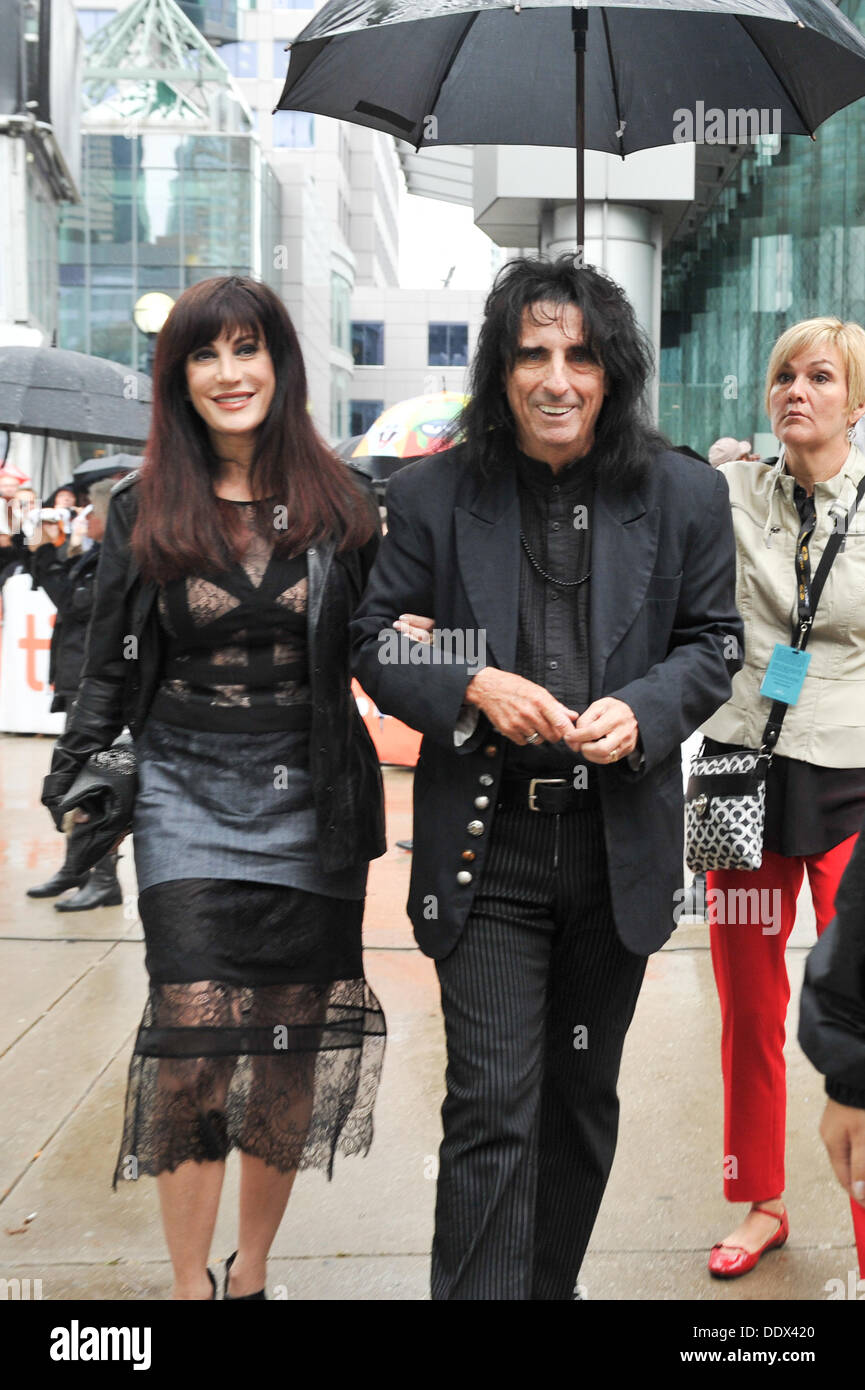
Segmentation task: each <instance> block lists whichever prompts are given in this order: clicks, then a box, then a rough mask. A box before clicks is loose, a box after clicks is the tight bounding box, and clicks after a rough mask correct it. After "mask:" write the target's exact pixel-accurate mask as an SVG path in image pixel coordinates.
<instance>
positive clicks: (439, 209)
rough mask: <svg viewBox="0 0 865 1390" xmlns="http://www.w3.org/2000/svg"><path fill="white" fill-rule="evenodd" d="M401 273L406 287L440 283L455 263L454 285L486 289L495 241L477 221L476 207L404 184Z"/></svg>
mask: <svg viewBox="0 0 865 1390" xmlns="http://www.w3.org/2000/svg"><path fill="white" fill-rule="evenodd" d="M399 243H400V250H399V278H400V284H401V285H402V286H403V287H404V288H405V289H419V288H430V289H432V288H441V286H442V284H443V282H444V280H445V279H446V277H447V274H448V271H449V270H450V268H451V266H454V267H455V269H454V273H453V276H452V277H451V282H450V283H451V285H452V286H453V287H454V289H464V290H485V289H487V288H488V286H489V284H490V281H491V279H492V275H493V269H494V266H493V259H492V257H493V253H494V252H495V251H496V249H497V248H495V247H494V246H493V243H492V242H491V241H490V239H489V237H488V236H486V235H485V233H484V232H482V231H480V230H479V229H478V228H477V227H476V226H475V225H474V222H473V221H472V209H471V208H469V207H460V206H459V204H457V203H440V202H438V200H437V199H435V198H417V197H414V196H413V195H412V194H410V193H406V191H405V189H404V188H402V189H401V190H400V225H399Z"/></svg>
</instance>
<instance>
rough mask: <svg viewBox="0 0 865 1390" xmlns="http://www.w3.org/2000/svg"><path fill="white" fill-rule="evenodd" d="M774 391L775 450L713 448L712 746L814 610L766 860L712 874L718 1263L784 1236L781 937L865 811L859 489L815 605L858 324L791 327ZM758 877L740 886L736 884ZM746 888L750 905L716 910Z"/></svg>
mask: <svg viewBox="0 0 865 1390" xmlns="http://www.w3.org/2000/svg"><path fill="white" fill-rule="evenodd" d="M766 407H767V411H768V414H769V417H770V419H771V422H772V429H773V431H774V433H775V435H776V437H777V438H778V440H779V441H780V444H781V451H780V457H779V458H778V459H777V461H774V462H773V461H771V460H770V461H769V463H768V464H766V463H760V462H750V461H748V460H736V461H733V462H730V463H726V464H723V465H721V471H722V472H723V473H724V475H725V477H726V480H727V483H728V485H729V488H730V501H731V505H732V509H733V521H734V528H735V533H736V547H737V557H736V564H737V589H736V602H737V606H738V608H739V611H740V613H741V615H742V618H743V620H744V623H745V663H744V666H743V668H742V670H741V671H740V672H739V673H738V674H737V675H736V676H735V677H734V680H733V691H732V694H731V696H730V699H729V700H728V701H727V702H726V704H724V705H722V706H721V708H720V709H719V710H718V711H717V713H716V714H715V715H713V716H712V718H711V719H710V720H709V721H708V722H707V723H706V724H705V725H704V726H703V732H704V733H705V734H706V735H707V736H708V745H709V750H710V751H721V750H723V749H724V748H728V747H732V746H736V745H740V746H741V745H746V746H750V747H754V746H756V745H758V744H759V743H760V742H761V739H762V736H763V730H764V727H765V725H766V720H767V717H768V715H769V712H770V710H771V708H772V699H771V698H769V697H768V696H767V695H765V694H762V693H761V685H762V684H763V681H764V678H765V677H766V674H767V668H768V667H769V665H770V662H772V660H773V653H775V649H776V646H781V647H787V648H789V647H791V646H793V645H795V639H796V636H797V634H798V633H799V632H800V631H801V629H802V624H803V623H804V624H806V625H807V624H808V623H810V622H811V621H812V619H813V627H812V628H811V631H810V638H809V641H808V646H807V655H808V657H809V658H810V659H809V660H808V662H807V671H806V674H805V677H804V681H803V683H802V686H801V690H800V692H799V693H798V697H797V698H796V699H795V702H793V700H792V696H793V693H794V692H793V691H792V690H790V691H789V694H790V697H791V698H790V701H789V702H788V707H787V711H786V715H785V718H784V723H783V726H782V729H781V733H780V737H779V738H778V742H777V744H776V747H775V752H774V757H773V761H772V765H771V768H770V771H769V777H768V784H767V791H766V826H765V836H764V847H763V862H762V866H761V867H760V868H759V869H757V870H753V871H724V872H714V873H710V874H709V875H708V888H709V902H710V904H712V906H711V907H710V925H711V942H712V960H713V964H714V968H715V979H716V982H717V985H718V993H719V996H720V1001H721V1018H722V1044H721V1047H722V1066H723V1074H724V1174H725V1178H724V1193H725V1196H726V1197H727V1199H728V1201H731V1202H747V1203H748V1204H749V1210H748V1211H747V1213H746V1214H745V1216H744V1219H743V1220H742V1221H741V1222H740V1223H739V1225H738V1226H737V1227H736V1228H735V1230H733V1231H732V1232H731V1233H730V1235H728V1236H726V1237H725V1239H724V1240H722V1241H721V1242H720V1243H719V1244H718V1245H716V1246H714V1247H713V1249H712V1253H711V1255H710V1258H709V1270H710V1272H711V1273H712V1274H714V1275H716V1276H718V1277H720V1278H735V1277H737V1276H739V1275H742V1274H746V1273H748V1271H749V1270H751V1269H753V1268H754V1266H755V1265H756V1264H757V1262H758V1261H759V1259H760V1257H761V1256H762V1255H763V1254H764V1253H765V1252H766V1251H768V1250H771V1249H774V1248H777V1247H778V1246H781V1245H783V1244H784V1241H785V1240H786V1239H787V1235H788V1232H789V1221H788V1217H787V1212H786V1208H785V1206H784V1148H785V1124H786V1079H785V1069H784V1056H783V1047H784V1039H785V1018H786V1012H787V1003H788V1000H789V997H790V986H789V982H788V979H787V970H786V965H785V947H786V943H787V939H788V937H789V935H790V932H791V931H792V928H793V924H794V921H795V917H796V898H797V895H798V892H799V888H800V886H801V883H802V879H803V875H804V874H805V873H806V872H807V874H808V880H809V884H810V888H811V895H812V898H813V901H814V909H815V913H816V918H817V931H818V934H819V933H822V931H823V930H824V928H825V927H826V926H827V925H828V924H829V922H830V921H831V919H832V916H833V913H834V903H835V890H836V888H837V886H838V883H839V881H840V879H841V876H842V874H843V872H844V869H845V868H846V866H847V861H848V860H849V858H850V855H851V854H852V851H853V847H854V844H855V842H856V837H857V832H858V830H859V827H860V826H861V824H862V819H863V814H865V499H863V505H862V507H861V509H860V511H859V513H858V515H857V516H856V517H855V519H854V521H853V522H852V523H851V524H850V525H849V526H848V527H847V530H848V532H849V534H848V535H847V537H846V541H845V544H844V547H843V548H842V550H841V551H840V553H839V554H838V555H837V557H836V559H835V561H834V564H833V565H832V568H831V570H830V571H829V574H828V578H827V580H826V583H825V587H824V588H823V591H822V595H821V596H820V600H819V606H817V607H814V606H813V605H812V598H813V595H812V583H813V579H814V575H815V574H816V571H817V567H818V565H819V563H820V558H821V556H822V553H823V550H824V548H825V545H826V542H827V540H828V539H829V537H830V535H831V534H832V532H833V530H834V529H835V528H836V527H837V526H839V525H844V524H845V518H846V517H847V514H848V513H849V511H850V509H851V507H852V506H853V504H854V502H855V501H856V498H857V489H859V486H860V484H861V483H862V480H863V478H865V455H863V454H862V453H860V451H859V449H857V448H856V446H855V445H854V444H853V442H852V434H853V426H854V425H855V423H856V421H857V420H858V419H859V418H860V416H862V415H863V413H865V332H863V330H862V329H861V328H860V327H859V326H858V324H854V323H841V322H840V321H839V320H838V319H832V318H817V319H809V320H807V321H806V322H803V323H798V324H796V325H794V326H793V327H792V328H789V329H788V330H787V331H786V332H785V333H784V334H782V336H781V337H780V338H779V339H778V342H777V343H776V344H775V347H774V348H773V350H772V354H771V356H770V359H769V366H768V371H767V377H766ZM812 609H813V611H812ZM776 662H777V658H776ZM774 669H777V665H775V666H774V667H773V670H774ZM753 889H757V890H758V892H757V893H756V894H755V893H753V892H750V893H749V894H748V897H747V899H746V898H745V897H744V896H743V894H742V890H746V891H747V890H753ZM712 890H715V891H714V892H713V891H712ZM736 890H738V896H737V897H735V898H734V897H732V894H733V893H735V892H736ZM746 901H747V902H748V904H749V909H748V915H749V920H747V921H746V922H744V923H743V922H741V921H736V920H733V919H735V918H736V917H737V913H736V912H735V911H726V912H724V913H723V915H722V913H721V911H720V906H723V905H726V904H731V905H732V904H734V903H744V902H746ZM752 905H753V906H754V909H755V910H753V911H752ZM738 915H739V916H741V914H738ZM861 1216H862V1212H861V1209H859V1212H858V1216H856V1215H855V1213H854V1218H855V1219H857V1220H858V1219H861ZM860 1234H861V1233H860Z"/></svg>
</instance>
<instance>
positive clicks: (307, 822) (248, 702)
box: [115, 503, 385, 1185]
mask: <svg viewBox="0 0 865 1390" xmlns="http://www.w3.org/2000/svg"><path fill="white" fill-rule="evenodd" d="M233 505H235V506H237V507H238V508H239V509H240V511H241V515H242V517H243V519H244V521H245V523H246V533H247V548H246V553H245V556H244V559H243V563H242V564H239V565H236V566H234V567H233V569H232V570H231V571H229V572H227V573H226V574H224V575H221V576H219V578H218V579H216V580H205V579H198V578H187V579H185V580H180V581H177V582H175V583H172V584H168V585H166V586H165V587H164V588H163V589H162V590H161V591H160V595H159V601H158V602H159V614H160V621H161V624H162V626H163V628H164V631H165V635H166V643H167V658H166V666H165V672H164V676H163V679H162V681H161V684H160V688H159V691H158V693H157V696H156V699H155V701H154V704H153V707H152V709H151V713H150V715H149V717H148V720H147V723H146V725H145V728H144V730H143V732H142V734H141V736H140V737H139V738H138V739H137V740H136V752H137V754H138V764H139V792H138V796H137V800H136V810H135V821H134V825H133V846H134V851H135V864H136V871H137V875H138V887H139V898H138V904H139V912H140V915H141V920H142V923H143V926H144V936H145V942H146V948H147V957H146V959H147V970H148V974H149V977H150V993H149V999H148V1003H147V1006H146V1008H145V1012H144V1017H143V1020H142V1024H141V1028H140V1030H139V1033H138V1037H137V1040H136V1044H135V1051H134V1054H133V1058H132V1063H131V1067H130V1075H129V1086H128V1091H127V1101H126V1116H125V1126H124V1135H123V1141H122V1144H121V1150H120V1155H119V1157H118V1162H117V1168H116V1172H115V1185H116V1183H117V1181H118V1179H124V1178H136V1177H138V1176H139V1175H140V1174H142V1173H150V1174H156V1173H160V1172H163V1171H166V1170H167V1171H173V1170H174V1169H175V1168H176V1167H177V1166H178V1164H180V1163H183V1162H185V1161H186V1160H189V1159H193V1160H195V1161H197V1162H202V1161H205V1160H222V1159H224V1158H225V1157H226V1155H227V1153H228V1151H229V1150H230V1149H231V1148H239V1149H241V1150H243V1151H244V1152H245V1153H249V1154H254V1155H255V1156H257V1157H259V1158H261V1159H263V1160H264V1161H265V1162H267V1163H269V1164H271V1165H272V1166H273V1167H275V1168H277V1169H279V1170H280V1171H281V1172H288V1171H290V1170H292V1169H295V1168H307V1167H320V1168H324V1169H325V1170H326V1171H327V1173H328V1175H329V1176H330V1175H331V1173H332V1169H333V1160H334V1156H335V1154H336V1153H337V1152H342V1153H365V1152H366V1151H367V1150H368V1148H369V1145H370V1142H371V1140H372V1110H373V1103H374V1100H375V1095H376V1091H377V1087H378V1080H379V1075H380V1071H381V1063H382V1057H383V1050H384V1035H385V1026H384V1017H383V1014H382V1012H381V1008H380V1006H379V1003H378V1000H377V999H376V998H375V995H374V994H373V993H372V991H371V990H370V988H369V986H368V985H367V983H366V980H365V979H364V974H363V961H362V953H361V923H362V917H363V903H364V893H365V887H366V872H367V865H366V864H358V865H356V866H353V867H352V868H350V869H349V870H346V871H343V872H340V873H336V874H329V873H325V872H324V870H323V869H322V868H321V865H320V863H319V860H318V855H317V852H316V838H315V810H314V806H313V800H312V787H311V780H310V775H309V763H308V738H309V724H310V706H309V700H310V692H309V684H308V672H307V667H306V597H307V580H306V557H305V555H301V556H298V557H296V558H293V559H290V560H283V559H280V558H279V557H278V556H275V555H274V554H273V549H272V544H271V543H268V540H267V539H266V537H265V536H263V535H262V534H260V533H259V531H258V530H257V528H256V525H255V508H254V507H253V506H252V505H251V504H246V503H235V504H233Z"/></svg>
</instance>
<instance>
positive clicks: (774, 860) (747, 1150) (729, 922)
mask: <svg viewBox="0 0 865 1390" xmlns="http://www.w3.org/2000/svg"><path fill="white" fill-rule="evenodd" d="M855 843H856V836H855V835H851V836H850V838H849V839H848V840H843V841H842V842H841V844H840V845H836V846H835V848H834V849H831V850H829V851H828V852H827V853H826V854H814V855H808V856H806V857H803V858H796V857H792V856H787V855H780V854H770V853H764V855H763V863H762V865H761V867H760V868H759V869H754V870H743V871H739V870H722V871H715V872H711V873H709V874H708V875H707V900H708V906H709V926H710V936H711V943H712V964H713V966H714V968H715V981H716V983H717V986H718V995H719V997H720V1001H721V1067H722V1071H723V1076H724V1195H725V1197H726V1198H727V1200H728V1201H730V1202H758V1201H768V1200H769V1199H770V1198H772V1197H777V1196H778V1195H779V1194H780V1193H781V1192H783V1191H784V1148H785V1139H786V1126H787V1077H786V1067H785V1064H784V1040H785V1036H786V1034H785V1022H786V1017H787V1005H788V1003H789V1001H790V982H789V980H788V978H787V965H786V960H785V950H786V946H787V940H788V938H789V936H790V933H791V931H792V930H793V925H794V923H795V920H796V899H797V897H798V895H799V889H800V888H801V886H802V878H803V875H804V873H805V871H806V870H807V872H808V882H809V884H810V887H811V896H812V898H813V901H814V911H815V915H816V918H817V933H818V935H819V934H820V933H822V932H823V931H824V930H825V928H826V927H827V926H828V925H829V923H830V922H831V920H832V918H833V917H834V915H835V892H836V889H837V887H838V884H839V882H840V880H841V876H842V875H843V873H844V870H845V869H846V867H847V861H848V860H849V858H850V855H851V854H852V853H853V846H854V845H855ZM815 1118H816V1117H815ZM851 1208H852V1211H853V1222H854V1228H855V1232H856V1243H857V1247H858V1251H859V1263H860V1266H861V1267H862V1269H863V1271H865V1211H863V1209H862V1207H860V1206H859V1204H858V1203H857V1202H853V1201H851Z"/></svg>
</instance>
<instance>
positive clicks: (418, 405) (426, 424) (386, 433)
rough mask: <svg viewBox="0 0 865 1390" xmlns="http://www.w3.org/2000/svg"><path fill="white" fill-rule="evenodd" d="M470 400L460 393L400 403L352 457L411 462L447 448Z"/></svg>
mask: <svg viewBox="0 0 865 1390" xmlns="http://www.w3.org/2000/svg"><path fill="white" fill-rule="evenodd" d="M467 400H468V396H464V395H462V394H461V393H460V392H459V391H437V392H435V394H434V395H429V396H412V397H411V399H410V400H407V401H399V402H398V404H397V405H392V406H390V407H389V408H388V409H387V410H385V411H383V412H382V414H381V415H379V417H378V419H377V420H376V421H375V422H374V423H373V424H372V425H370V427H369V429H368V430H367V432H366V434H365V435H364V436H363V437H362V439H361V441H360V443H359V444H358V446H357V448H356V449H355V451H354V453H353V454H352V458H353V459H361V458H387V459H394V458H398V459H405V460H408V459H410V458H417V457H418V456H419V455H421V454H434V453H436V451H437V450H439V449H441V448H443V447H445V448H446V447H447V445H446V444H443V440H442V436H443V435H444V433H445V431H446V430H448V429H449V428H450V425H451V423H452V422H453V420H454V419H455V418H456V416H457V415H459V413H460V411H461V410H462V408H463V406H464V405H465V404H466V402H467Z"/></svg>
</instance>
